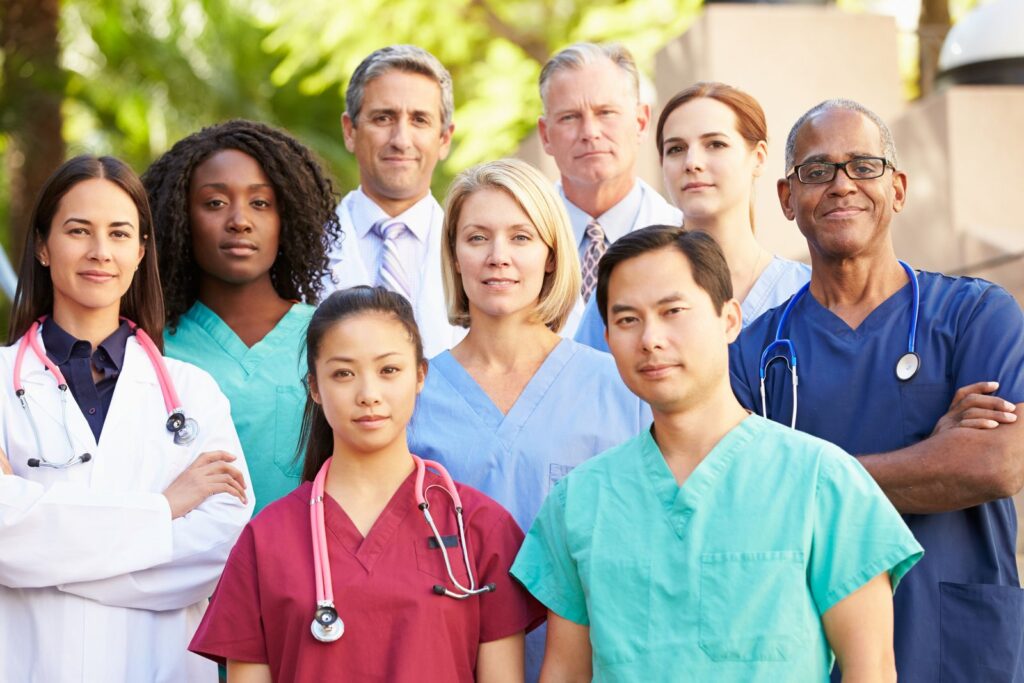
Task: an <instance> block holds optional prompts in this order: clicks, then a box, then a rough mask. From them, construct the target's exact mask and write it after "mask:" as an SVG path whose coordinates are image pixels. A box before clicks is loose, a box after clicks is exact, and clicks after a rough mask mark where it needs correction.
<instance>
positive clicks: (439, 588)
mask: <svg viewBox="0 0 1024 683" xmlns="http://www.w3.org/2000/svg"><path fill="white" fill-rule="evenodd" d="M433 590H434V594H435V595H444V594H445V593H447V592H448V591H447V589H446V588H445V587H444V586H442V585H440V584H437V583H435V584H434V589H433Z"/></svg>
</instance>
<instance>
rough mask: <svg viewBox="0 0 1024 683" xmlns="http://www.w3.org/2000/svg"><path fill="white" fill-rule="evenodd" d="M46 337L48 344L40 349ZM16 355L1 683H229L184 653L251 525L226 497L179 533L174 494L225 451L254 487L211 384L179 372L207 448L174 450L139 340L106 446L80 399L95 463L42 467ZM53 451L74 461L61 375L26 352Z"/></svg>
mask: <svg viewBox="0 0 1024 683" xmlns="http://www.w3.org/2000/svg"><path fill="white" fill-rule="evenodd" d="M41 336H42V335H40V343H42V339H41ZM16 351H17V344H15V345H13V346H9V347H6V348H3V349H0V382H3V387H2V389H0V445H2V447H3V450H4V452H5V453H6V454H7V456H8V459H9V460H10V462H11V466H12V468H13V470H14V474H13V475H9V476H4V475H0V681H4V682H5V683H6V682H10V683H14V682H18V683H22V682H29V681H39V682H46V683H49V682H51V681H53V682H61V683H63V682H64V681H83V682H89V683H92V682H93V681H97V682H102V683H114V682H117V681H126V682H130V683H135V682H136V681H138V682H142V681H145V682H147V683H149V682H152V681H168V682H174V683H179V682H182V681H189V682H192V681H210V682H211V683H213V682H214V681H216V680H217V668H216V665H214V664H213V663H212V662H210V661H207V660H205V659H203V658H201V657H199V656H198V655H194V654H191V653H189V652H187V651H186V648H187V646H188V643H189V640H190V639H191V637H192V635H193V633H194V632H195V629H196V627H197V626H198V625H199V621H200V619H201V618H202V616H203V613H204V611H205V610H206V604H207V597H208V596H209V595H210V594H211V593H212V591H213V589H214V587H215V585H216V583H217V580H218V579H219V577H220V573H221V570H222V569H223V567H224V563H225V561H226V559H227V556H228V552H229V551H230V550H231V547H232V546H233V545H234V542H235V540H236V539H237V537H238V535H239V533H240V532H241V530H242V527H243V526H244V525H245V523H246V522H247V521H248V519H249V517H250V515H251V514H252V508H253V504H254V500H253V497H252V494H251V491H252V488H251V486H250V487H249V491H250V494H249V499H248V504H247V505H243V504H242V503H241V502H240V501H238V500H237V499H236V498H234V497H233V496H230V495H228V494H218V495H214V496H211V497H210V498H207V499H206V501H205V502H203V503H202V504H201V505H199V507H197V508H196V509H195V510H193V511H192V512H190V513H189V514H187V515H185V516H184V517H179V518H178V519H175V520H173V521H172V520H171V512H170V507H169V505H168V502H167V499H166V498H164V496H163V495H162V491H163V490H164V489H166V488H167V486H168V485H170V483H171V482H172V481H174V479H175V478H176V477H177V476H178V474H180V473H181V472H182V471H183V470H184V469H185V468H186V467H187V466H188V465H189V464H190V463H191V462H192V461H193V460H194V459H195V458H196V457H197V456H198V455H199V454H200V453H203V452H206V451H212V450H224V451H227V452H229V453H232V454H234V455H236V456H238V459H237V460H236V461H235V462H234V465H235V466H236V467H238V468H239V469H240V470H241V471H242V472H243V473H244V474H245V478H246V481H247V482H248V481H249V473H248V469H247V468H246V466H245V460H244V459H243V457H242V450H241V446H240V445H239V442H238V436H237V435H236V434H235V428H234V426H233V424H232V422H231V414H230V407H229V405H228V401H227V399H226V398H225V397H224V395H223V394H222V393H221V392H220V389H219V388H218V387H217V384H216V383H215V382H214V380H213V378H212V377H210V376H209V375H208V374H207V373H206V372H204V371H202V370H200V369H199V368H197V367H195V366H192V365H189V364H188V363H182V362H179V361H175V360H172V359H167V360H166V363H167V368H168V371H169V373H170V375H171V378H172V380H173V382H174V385H175V388H176V389H177V392H178V395H179V397H180V398H181V401H182V403H183V404H184V407H185V408H186V411H187V413H188V414H189V415H190V416H192V417H195V418H196V419H197V420H198V421H199V428H200V432H199V437H198V439H196V441H194V442H193V443H191V444H189V445H187V446H179V445H176V444H174V441H173V435H172V434H171V433H170V432H168V431H167V429H166V428H165V421H166V419H167V410H166V408H165V406H164V401H163V397H162V395H161V393H160V387H159V383H158V381H157V375H156V371H155V370H154V369H153V367H152V365H151V364H150V362H149V359H148V357H147V356H146V355H145V352H144V351H143V350H142V348H141V346H140V345H139V343H138V341H137V340H136V339H135V337H130V338H129V339H128V342H127V346H126V348H125V357H124V364H123V365H124V366H123V368H122V371H121V374H120V376H119V378H118V380H117V386H116V388H115V391H114V395H113V397H112V400H111V403H110V410H109V412H108V413H107V418H106V421H105V422H104V425H103V431H102V433H101V435H100V440H99V444H97V443H96V440H95V439H94V437H93V433H92V430H91V429H90V428H89V425H88V423H87V422H86V420H85V417H84V416H83V415H82V412H81V410H80V409H79V408H78V405H77V404H76V403H75V401H74V399H73V398H72V397H71V395H70V392H69V394H68V411H67V417H68V422H69V429H70V432H71V437H72V439H73V440H74V443H75V445H76V453H81V452H83V451H88V452H89V453H91V454H92V456H93V458H92V460H91V461H90V462H88V463H84V464H78V465H74V466H72V467H70V468H67V469H63V470H54V469H48V468H38V469H36V468H30V467H28V465H27V460H28V459H29V458H32V457H36V456H37V453H36V444H35V441H34V439H33V436H32V430H31V426H30V424H29V421H28V416H27V415H26V414H25V411H24V410H23V409H22V407H21V405H20V404H19V403H18V401H17V399H16V397H15V394H14V388H13V386H12V377H13V368H14V358H15V354H16ZM21 379H22V382H23V384H24V387H25V391H26V397H27V399H28V401H29V404H30V406H31V408H32V414H33V416H34V418H35V420H36V424H37V425H38V427H39V433H40V438H41V440H42V447H43V448H44V449H45V452H46V455H47V456H48V458H49V459H50V460H51V461H53V462H58V461H60V462H63V461H64V460H65V459H66V458H67V456H68V453H69V449H68V446H67V441H66V438H65V432H64V428H63V426H62V422H61V409H60V399H59V391H58V390H57V386H56V382H55V381H54V378H53V376H52V375H51V374H50V373H49V372H47V371H46V369H45V368H44V366H43V364H42V363H41V362H40V361H39V359H38V358H37V357H36V356H35V354H33V353H32V352H31V350H29V351H27V352H26V354H25V358H24V364H23V368H22V372H21Z"/></svg>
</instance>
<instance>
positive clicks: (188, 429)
mask: <svg viewBox="0 0 1024 683" xmlns="http://www.w3.org/2000/svg"><path fill="white" fill-rule="evenodd" d="M172 423H173V425H174V426H172ZM167 429H168V430H169V431H172V432H174V443H176V444H178V445H179V446H187V445H188V444H190V443H192V442H193V441H195V440H196V438H198V436H199V423H198V422H196V421H195V420H193V419H192V418H191V417H185V415H184V414H183V413H174V414H173V415H171V416H170V417H169V418H167Z"/></svg>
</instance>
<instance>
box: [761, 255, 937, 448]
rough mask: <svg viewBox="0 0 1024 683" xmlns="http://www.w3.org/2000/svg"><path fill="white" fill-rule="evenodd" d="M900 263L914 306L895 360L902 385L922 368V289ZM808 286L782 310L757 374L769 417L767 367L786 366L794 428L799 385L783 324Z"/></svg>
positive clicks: (793, 348)
mask: <svg viewBox="0 0 1024 683" xmlns="http://www.w3.org/2000/svg"><path fill="white" fill-rule="evenodd" d="M899 264H900V265H901V266H903V270H904V271H906V273H907V277H908V278H909V279H910V288H911V292H912V294H913V306H912V309H911V312H910V331H909V333H908V334H907V350H906V352H905V353H903V355H901V356H900V357H899V359H897V361H896V379H898V380H899V381H901V382H907V381H910V380H911V379H912V378H913V377H914V375H916V374H917V371H918V370H919V369H920V368H921V357H920V356H919V355H917V352H916V351H915V350H914V348H915V346H916V344H917V321H918V316H919V315H920V312H921V290H920V286H919V284H918V282H917V273H915V272H914V269H913V268H911V267H910V266H909V265H907V263H905V262H904V261H900V262H899ZM810 286H811V283H809V282H808V283H807V284H805V285H804V286H803V287H801V288H800V290H799V291H798V292H797V293H796V294H794V295H793V298H792V299H790V300H789V303H788V304H786V308H785V309H783V311H782V316H780V317H779V325H778V327H777V328H776V329H775V340H774V341H772V342H771V343H770V344H768V346H766V347H765V349H764V351H763V352H761V363H760V365H759V366H758V369H757V374H758V378H759V380H760V385H761V414H762V415H763V416H764V417H765V418H767V417H768V401H767V400H766V398H765V388H764V379H765V376H766V375H767V374H768V366H769V365H771V364H772V363H773V362H774V361H776V360H779V359H781V360H783V361H785V363H786V365H787V366H788V367H789V374H790V377H791V378H792V384H793V417H792V420H790V424H789V426H790V427H792V428H793V429H796V408H797V396H796V394H797V385H798V384H799V383H800V382H799V379H798V377H797V370H796V363H797V359H796V346H795V345H794V344H793V340H792V339H789V338H787V337H783V336H782V332H783V330H784V329H785V327H786V323H787V322H789V316H790V313H792V312H793V308H794V307H795V306H796V304H797V302H799V301H800V299H802V298H803V297H804V295H805V294H807V290H808V289H809V288H810Z"/></svg>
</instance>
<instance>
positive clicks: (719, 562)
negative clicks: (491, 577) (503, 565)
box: [512, 415, 922, 682]
mask: <svg viewBox="0 0 1024 683" xmlns="http://www.w3.org/2000/svg"><path fill="white" fill-rule="evenodd" d="M921 555H922V550H921V547H920V546H919V545H918V543H917V541H915V540H914V537H913V535H911V533H910V531H909V530H908V529H907V526H906V525H905V524H904V523H903V520H902V518H901V517H900V515H899V514H898V513H897V512H896V510H895V508H893V506H892V504H891V503H890V502H889V501H888V499H887V498H886V497H885V495H884V494H883V493H882V491H881V490H880V489H879V488H878V485H877V484H876V483H875V482H874V480H873V479H872V478H871V477H870V475H868V473H867V472H866V471H865V470H864V469H863V467H861V466H860V465H859V464H858V463H857V461H856V460H854V459H853V458H851V457H849V456H848V455H846V454H845V453H844V452H843V451H842V450H840V449H839V448H837V447H835V446H833V445H831V444H829V443H827V442H825V441H822V440H820V439H817V438H815V437H812V436H809V435H807V434H804V433H802V432H796V431H793V430H791V429H789V428H788V427H783V426H782V425H779V424H776V423H774V422H769V421H767V420H764V419H763V418H761V417H758V416H754V415H751V416H749V417H747V418H746V419H745V420H744V421H743V422H741V423H740V424H739V425H738V426H737V427H735V428H734V429H732V430H731V431H730V432H729V433H728V434H726V435H725V437H723V438H722V440H721V441H720V442H719V443H718V444H717V445H716V446H715V447H714V448H713V449H712V451H711V452H710V453H709V454H708V455H707V457H706V458H705V459H704V460H703V461H702V462H701V463H700V465H698V467H697V468H696V469H695V470H694V471H693V473H692V474H691V475H690V477H689V478H688V479H687V480H686V481H685V482H684V484H683V486H682V487H680V486H678V485H677V484H676V481H675V478H674V477H673V475H672V473H671V471H670V470H669V468H668V465H667V464H666V463H665V460H664V457H663V456H662V454H661V451H660V450H659V449H658V445H657V443H655V441H654V438H653V437H652V436H651V433H650V431H645V432H644V433H642V434H640V435H639V436H637V437H635V438H634V439H632V440H630V441H627V442H626V443H625V444H623V445H621V446H618V447H616V448H613V449H611V450H609V451H605V452H604V453H603V454H601V455H599V456H597V457H596V458H593V459H591V460H589V461H587V462H585V463H583V464H581V465H579V466H578V467H577V468H576V469H575V470H573V471H572V472H571V473H569V474H568V475H567V476H566V477H565V478H564V479H562V480H561V481H560V482H558V484H557V485H556V486H555V488H554V489H553V490H552V492H551V495H550V496H548V498H547V500H546V501H545V502H544V505H543V507H542V508H541V511H540V513H539V514H538V516H537V519H536V521H535V522H534V524H533V527H532V528H531V529H530V532H529V534H528V535H527V538H526V541H525V542H524V543H523V547H522V549H521V550H520V552H519V555H518V557H517V558H516V561H515V564H514V565H513V566H512V574H513V575H514V576H515V577H516V578H517V579H519V580H520V581H521V582H522V583H523V584H524V585H525V586H526V587H527V588H528V589H529V590H530V592H531V593H533V595H534V596H535V597H536V598H537V599H538V600H540V601H541V602H542V603H544V604H545V605H546V606H547V607H548V608H549V609H550V610H552V611H553V612H555V613H556V614H558V615H559V616H561V617H563V618H565V619H568V620H570V621H573V622H575V623H577V624H581V625H584V626H589V627H590V641H591V645H592V647H593V667H594V680H595V681H678V680H694V681H744V682H747V681H755V680H756V681H827V680H828V676H829V670H830V669H831V666H832V662H833V655H832V652H831V650H830V649H829V646H828V643H827V641H826V640H825V633H824V630H823V628H822V625H821V615H822V614H824V613H825V611H827V610H828V609H829V608H830V607H832V605H834V604H836V603H837V602H838V601H840V600H842V599H843V598H844V597H846V596H847V595H849V594H850V593H852V592H853V591H855V590H857V589H858V588H859V587H860V586H862V585H864V584H865V583H867V582H868V581H869V580H870V579H871V578H873V577H875V576H877V575H878V574H880V573H882V572H884V571H888V572H889V573H890V576H891V578H892V583H893V587H894V588H895V586H896V584H897V583H898V582H899V580H900V578H902V576H903V575H904V574H905V573H906V572H907V571H908V570H909V569H910V568H911V567H912V566H913V565H914V563H915V562H917V561H918V560H919V559H920V557H921Z"/></svg>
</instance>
